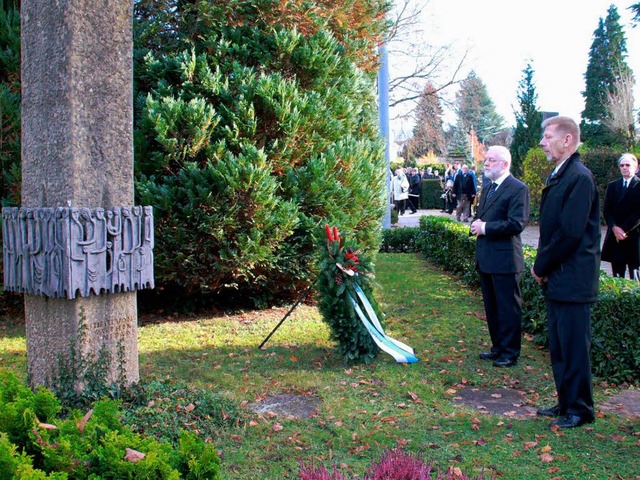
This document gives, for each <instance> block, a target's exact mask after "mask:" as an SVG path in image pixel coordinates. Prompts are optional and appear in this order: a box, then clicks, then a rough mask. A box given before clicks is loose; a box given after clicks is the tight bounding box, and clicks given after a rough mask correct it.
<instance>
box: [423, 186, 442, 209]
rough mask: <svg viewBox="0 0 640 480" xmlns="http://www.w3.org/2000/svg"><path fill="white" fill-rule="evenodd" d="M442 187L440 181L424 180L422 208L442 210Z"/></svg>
mask: <svg viewBox="0 0 640 480" xmlns="http://www.w3.org/2000/svg"><path fill="white" fill-rule="evenodd" d="M440 195H442V185H441V184H440V180H438V179H435V178H434V179H428V180H422V191H421V192H420V208H428V209H438V210H439V209H441V208H442V199H441V198H440Z"/></svg>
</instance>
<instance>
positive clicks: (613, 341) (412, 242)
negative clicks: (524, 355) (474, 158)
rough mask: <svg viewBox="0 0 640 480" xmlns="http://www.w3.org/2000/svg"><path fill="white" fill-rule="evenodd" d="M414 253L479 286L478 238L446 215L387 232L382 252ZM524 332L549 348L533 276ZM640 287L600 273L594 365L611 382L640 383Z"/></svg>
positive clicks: (528, 259)
mask: <svg viewBox="0 0 640 480" xmlns="http://www.w3.org/2000/svg"><path fill="white" fill-rule="evenodd" d="M411 249H414V250H413V251H415V252H420V253H422V254H423V255H424V256H425V258H426V259H428V260H429V261H430V262H433V263H434V264H436V265H438V266H440V267H442V268H443V269H445V270H447V271H449V272H451V273H453V274H455V275H458V276H459V277H460V278H461V279H462V280H463V281H464V282H465V283H467V284H469V285H470V286H473V287H479V285H480V282H479V278H478V274H477V272H476V270H475V265H474V263H475V239H474V238H473V237H469V227H468V225H464V224H461V223H459V222H455V221H453V220H451V219H449V218H444V217H422V218H421V219H420V226H419V227H415V228H395V229H390V230H386V231H385V232H384V236H383V242H382V246H381V251H382V252H407V251H410V250H411ZM524 252H525V272H529V270H530V269H531V267H532V266H533V262H534V260H535V255H536V249H534V248H532V247H530V246H528V245H525V246H524ZM521 289H522V299H523V329H524V330H525V331H526V332H529V333H530V334H532V335H533V338H534V342H535V343H537V344H539V345H543V346H548V343H547V341H548V337H547V323H546V306H545V300H544V296H543V294H542V289H541V288H540V286H539V285H538V284H537V283H536V282H535V280H534V279H533V277H532V276H531V275H527V274H525V275H523V276H522V281H521ZM638 311H640V284H638V283H637V282H633V281H631V280H625V279H621V278H612V277H610V276H608V275H607V274H606V273H604V272H602V273H601V275H600V289H599V294H598V301H597V302H596V303H595V304H594V305H593V308H592V312H591V322H592V348H591V362H592V370H593V373H594V375H596V376H598V377H601V378H603V379H606V380H607V381H609V382H613V383H623V382H634V383H635V382H638V381H640V336H639V335H638V332H639V331H640V316H638Z"/></svg>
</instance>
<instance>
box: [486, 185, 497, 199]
mask: <svg viewBox="0 0 640 480" xmlns="http://www.w3.org/2000/svg"><path fill="white" fill-rule="evenodd" d="M494 193H496V182H492V183H491V186H489V191H488V192H487V200H489V199H490V198H491V197H492V196H493V194H494Z"/></svg>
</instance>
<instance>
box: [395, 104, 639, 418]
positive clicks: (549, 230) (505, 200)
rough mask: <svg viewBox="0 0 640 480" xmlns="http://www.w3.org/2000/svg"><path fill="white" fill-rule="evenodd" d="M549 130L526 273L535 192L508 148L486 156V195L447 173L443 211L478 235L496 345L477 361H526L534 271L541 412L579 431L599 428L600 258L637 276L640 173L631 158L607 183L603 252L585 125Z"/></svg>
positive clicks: (550, 125)
mask: <svg viewBox="0 0 640 480" xmlns="http://www.w3.org/2000/svg"><path fill="white" fill-rule="evenodd" d="M542 128H543V136H542V139H541V141H540V147H542V149H543V151H544V153H545V156H546V158H547V160H548V161H549V162H552V163H553V164H554V166H555V168H554V169H553V172H552V173H551V175H550V176H549V177H548V178H547V179H546V182H545V187H544V188H543V190H542V197H541V201H540V217H539V228H540V237H539V242H538V249H537V254H536V258H535V261H534V264H533V267H532V268H531V270H530V272H525V262H524V254H523V249H522V239H521V233H522V231H523V230H524V228H525V226H526V224H527V222H528V220H529V213H530V195H529V189H528V187H527V186H526V185H525V184H524V183H523V182H522V181H520V180H518V179H516V178H515V177H513V176H512V175H511V172H510V169H511V154H510V152H509V150H508V149H507V148H505V147H503V146H491V147H489V148H488V149H487V151H486V154H485V157H484V171H483V176H482V179H481V186H482V188H481V194H478V192H479V189H478V179H477V177H476V174H475V172H474V171H473V170H472V169H470V168H469V167H468V166H467V165H464V164H453V165H450V166H448V167H447V169H446V170H445V172H444V176H443V178H442V183H443V196H442V199H443V211H447V212H449V213H452V212H453V211H454V208H455V214H456V218H457V220H458V221H461V222H467V221H469V222H470V225H469V235H471V236H475V237H476V259H475V266H476V269H477V271H478V273H479V277H480V286H481V290H482V296H483V302H484V309H485V314H486V319H487V326H488V329H489V337H490V341H491V348H490V349H489V350H488V351H486V352H481V353H480V354H479V356H480V358H481V359H483V360H490V361H492V362H493V366H495V367H500V368H510V367H514V366H516V365H517V364H518V358H519V356H520V349H521V334H522V332H521V325H522V296H521V292H520V280H521V278H522V276H523V275H525V274H529V275H531V276H532V277H533V279H534V280H535V281H536V282H537V283H538V284H539V285H540V286H541V288H542V290H543V292H544V295H545V298H546V311H547V327H548V336H549V352H550V360H551V369H552V372H553V378H554V381H555V386H556V391H557V403H556V404H555V405H553V406H549V407H545V408H540V409H539V410H538V411H537V414H538V415H540V416H547V417H555V418H556V419H555V420H554V421H552V422H551V427H552V428H573V427H579V426H581V425H584V424H589V423H593V422H594V421H595V409H594V400H593V385H592V377H591V364H590V358H589V350H590V347H591V305H592V304H593V303H594V302H595V301H596V300H597V297H598V286H599V272H600V261H601V260H604V261H607V262H611V264H612V272H613V275H614V276H618V277H624V276H625V275H626V274H627V273H628V275H629V277H630V278H632V279H633V278H634V277H635V278H636V279H638V275H639V273H638V268H639V265H640V178H639V176H640V172H639V171H638V159H637V158H636V157H635V156H634V155H633V154H631V153H626V154H624V155H622V156H621V157H620V158H619V160H618V166H619V169H620V178H618V179H616V180H614V181H612V182H610V183H609V184H608V185H607V188H606V193H605V198H604V204H603V215H604V219H605V222H606V224H607V233H606V236H605V240H604V243H603V244H602V249H601V223H600V206H601V204H600V195H599V192H598V188H597V185H596V181H595V178H594V176H593V174H592V173H591V171H590V170H589V169H588V168H587V167H586V166H585V165H584V164H583V163H582V161H581V159H580V154H579V153H578V147H579V145H580V128H579V126H578V124H577V123H576V122H575V121H574V120H573V119H571V118H569V117H564V116H556V117H551V118H548V119H546V120H545V121H544V122H543V124H542ZM399 170H401V169H399ZM416 170H417V169H416ZM401 173H402V172H400V174H401ZM400 174H399V175H398V177H400ZM412 174H413V172H412ZM407 183H408V184H409V182H407ZM408 191H409V187H407V192H408Z"/></svg>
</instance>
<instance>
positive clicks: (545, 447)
mask: <svg viewBox="0 0 640 480" xmlns="http://www.w3.org/2000/svg"><path fill="white" fill-rule="evenodd" d="M540 451H541V452H542V453H547V452H550V451H551V447H550V446H549V445H545V446H544V447H542V448H541V449H540Z"/></svg>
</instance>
